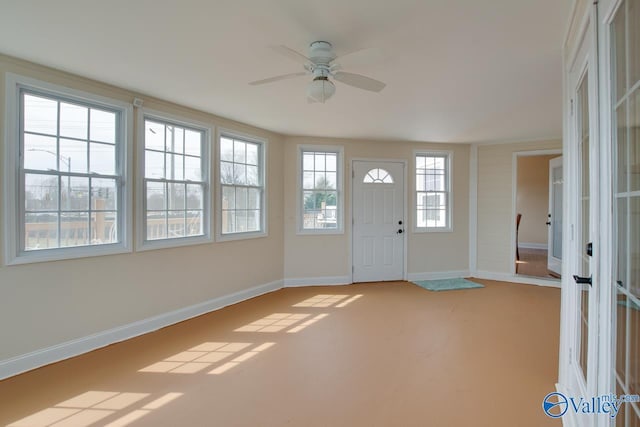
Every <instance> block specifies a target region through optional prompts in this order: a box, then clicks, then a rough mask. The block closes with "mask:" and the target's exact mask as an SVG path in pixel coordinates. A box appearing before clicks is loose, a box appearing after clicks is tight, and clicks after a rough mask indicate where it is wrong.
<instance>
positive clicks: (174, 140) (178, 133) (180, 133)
mask: <svg viewBox="0 0 640 427" xmlns="http://www.w3.org/2000/svg"><path fill="white" fill-rule="evenodd" d="M166 144H167V145H166V146H167V151H170V152H172V153H180V154H182V153H184V129H182V128H179V127H176V126H167V134H166Z"/></svg>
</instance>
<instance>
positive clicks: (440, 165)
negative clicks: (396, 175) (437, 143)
mask: <svg viewBox="0 0 640 427" xmlns="http://www.w3.org/2000/svg"><path fill="white" fill-rule="evenodd" d="M450 169H451V153H441V152H436V153H417V154H416V199H415V202H416V210H415V212H416V218H415V230H416V231H450V230H451V170H450Z"/></svg>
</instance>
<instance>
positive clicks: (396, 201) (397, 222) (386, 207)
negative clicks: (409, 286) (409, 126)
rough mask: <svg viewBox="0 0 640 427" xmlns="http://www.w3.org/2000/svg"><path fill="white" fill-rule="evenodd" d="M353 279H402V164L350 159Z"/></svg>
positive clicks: (365, 280) (356, 280)
mask: <svg viewBox="0 0 640 427" xmlns="http://www.w3.org/2000/svg"><path fill="white" fill-rule="evenodd" d="M352 170H353V174H352V177H353V180H352V185H353V187H352V188H353V191H352V202H353V203H352V207H353V231H352V249H353V250H352V254H353V269H352V271H353V282H374V281H390V280H403V279H404V275H405V252H406V249H405V247H406V244H405V242H406V237H405V236H406V232H405V230H406V229H407V227H406V218H405V212H404V209H405V187H404V181H405V163H404V162H391V161H389V162H387V161H360V160H354V161H353V169H352Z"/></svg>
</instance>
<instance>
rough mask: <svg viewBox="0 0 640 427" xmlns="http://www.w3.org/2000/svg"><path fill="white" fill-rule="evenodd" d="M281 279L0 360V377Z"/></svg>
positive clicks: (257, 291) (277, 285)
mask: <svg viewBox="0 0 640 427" xmlns="http://www.w3.org/2000/svg"><path fill="white" fill-rule="evenodd" d="M282 287H283V281H282V280H276V281H274V282H271V283H266V284H264V285H259V286H255V287H253V288H249V289H245V290H242V291H238V292H235V293H233V294H230V295H224V296H221V297H218V298H214V299H211V300H209V301H205V302H202V303H199V304H195V305H192V306H190V307H185V308H181V309H178V310H174V311H171V312H168V313H165V314H161V315H158V316H154V317H150V318H147V319H143V320H140V321H137V322H133V323H130V324H128V325H124V326H119V327H116V328H113V329H109V330H107V331H103V332H98V333H96V334H92V335H89V336H86V337H82V338H78V339H75V340H71V341H67V342H64V343H61V344H57V345H54V346H51V347H47V348H44V349H41V350H36V351H33V352H30V353H27V354H23V355H20V356H16V357H13V358H10V359H6V360H1V361H0V380H2V379H5V378H8V377H11V376H14V375H18V374H21V373H23V372H26V371H30V370H32V369H35V368H39V367H41V366H45V365H48V364H50V363H54V362H59V361H61V360H65V359H68V358H70V357H74V356H78V355H80V354H83V353H87V352H89V351H93V350H96V349H99V348H101V347H106V346H108V345H111V344H115V343H117V342H120V341H124V340H128V339H130V338H135V337H137V336H140V335H144V334H147V333H149V332H153V331H157V330H158V329H161V328H164V327H167V326H170V325H173V324H176V323H178V322H182V321H184V320H187V319H191V318H193V317H197V316H201V315H203V314H206V313H210V312H212V311H215V310H219V309H221V308H223V307H226V306H229V305H231V304H236V303H239V302H242V301H245V300H248V299H250V298H254V297H257V296H260V295H263V294H266V293H269V292H273V291H276V290H279V289H282Z"/></svg>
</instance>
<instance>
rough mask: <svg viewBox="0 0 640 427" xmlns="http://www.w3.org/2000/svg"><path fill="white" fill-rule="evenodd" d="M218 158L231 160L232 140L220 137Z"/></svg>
mask: <svg viewBox="0 0 640 427" xmlns="http://www.w3.org/2000/svg"><path fill="white" fill-rule="evenodd" d="M220 160H222V161H226V162H233V140H232V139H229V138H224V137H223V138H220Z"/></svg>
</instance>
